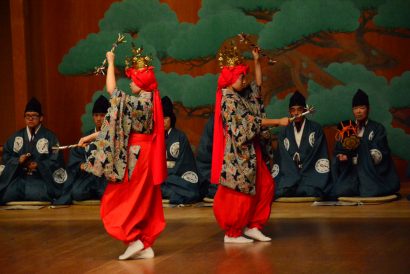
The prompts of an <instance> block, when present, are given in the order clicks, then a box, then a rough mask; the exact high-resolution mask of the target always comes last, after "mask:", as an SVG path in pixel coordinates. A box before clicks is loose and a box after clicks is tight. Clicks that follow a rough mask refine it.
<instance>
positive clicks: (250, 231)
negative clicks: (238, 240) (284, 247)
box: [244, 227, 272, 242]
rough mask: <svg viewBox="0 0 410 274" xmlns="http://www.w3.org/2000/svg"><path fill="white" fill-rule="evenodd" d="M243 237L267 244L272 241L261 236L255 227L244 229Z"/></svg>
mask: <svg viewBox="0 0 410 274" xmlns="http://www.w3.org/2000/svg"><path fill="white" fill-rule="evenodd" d="M244 234H245V236H248V237H249V238H252V239H255V240H257V241H260V242H269V241H271V240H272V239H271V238H269V237H267V236H265V235H263V233H262V232H261V231H260V230H259V229H257V228H256V227H254V228H245V232H244Z"/></svg>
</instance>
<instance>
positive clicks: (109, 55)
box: [105, 51, 115, 65]
mask: <svg viewBox="0 0 410 274" xmlns="http://www.w3.org/2000/svg"><path fill="white" fill-rule="evenodd" d="M105 57H107V63H108V64H109V65H114V60H115V54H114V53H113V52H111V51H108V52H107V53H106V54H105Z"/></svg>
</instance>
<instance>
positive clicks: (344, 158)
mask: <svg viewBox="0 0 410 274" xmlns="http://www.w3.org/2000/svg"><path fill="white" fill-rule="evenodd" d="M336 157H337V159H339V161H341V162H345V161H347V155H345V154H337V155H336Z"/></svg>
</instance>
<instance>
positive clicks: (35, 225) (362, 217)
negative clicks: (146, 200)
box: [0, 184, 410, 274]
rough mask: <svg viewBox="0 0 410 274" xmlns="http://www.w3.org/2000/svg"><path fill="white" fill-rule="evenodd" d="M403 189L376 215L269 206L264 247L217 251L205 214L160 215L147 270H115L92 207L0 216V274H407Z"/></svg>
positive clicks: (111, 246)
mask: <svg viewBox="0 0 410 274" xmlns="http://www.w3.org/2000/svg"><path fill="white" fill-rule="evenodd" d="M407 185H408V184H407ZM407 185H406V188H403V189H402V190H401V195H402V197H401V198H400V199H399V200H397V201H394V202H390V203H385V204H379V205H361V206H312V204H311V203H306V204H300V203H298V204H288V203H273V205H272V213H271V218H270V220H269V221H268V223H267V224H266V226H265V227H264V229H263V231H264V232H265V233H266V234H267V235H269V236H271V237H272V241H271V242H268V243H252V244H246V245H234V244H224V243H223V236H224V233H223V231H221V229H220V228H219V227H218V225H217V223H216V222H215V219H214V216H213V211H212V208H209V207H180V208H164V212H165V219H166V222H167V226H166V228H165V230H164V231H163V233H162V234H161V236H160V237H159V238H158V239H157V241H156V242H155V244H154V246H153V249H154V251H155V254H156V256H155V258H154V259H147V260H129V261H118V260H117V257H118V255H120V254H121V253H122V252H123V251H124V249H125V246H124V244H123V243H121V242H119V241H117V240H115V239H112V238H111V237H109V236H108V235H107V234H106V232H105V230H104V228H103V225H102V223H101V220H100V217H99V206H80V205H75V206H70V207H66V208H58V209H50V208H48V207H44V208H42V209H38V210H0V246H1V248H0V273H61V274H62V273H144V274H155V273H161V274H162V273H171V274H172V273H177V274H185V273H195V274H197V273H218V274H225V273H239V274H242V273H246V274H249V273H336V274H339V273H348V274H351V273H353V274H354V273H395V274H401V273H409V269H410V260H409V254H410V233H409V231H410V201H408V200H407V199H406V197H407V195H408V194H409V193H410V187H407Z"/></svg>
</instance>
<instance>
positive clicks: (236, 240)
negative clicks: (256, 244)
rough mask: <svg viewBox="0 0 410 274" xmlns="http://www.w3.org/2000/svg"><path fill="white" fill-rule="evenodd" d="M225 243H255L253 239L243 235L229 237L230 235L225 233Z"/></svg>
mask: <svg viewBox="0 0 410 274" xmlns="http://www.w3.org/2000/svg"><path fill="white" fill-rule="evenodd" d="M224 243H227V244H249V243H253V240H252V239H247V238H245V237H242V236H239V237H229V236H226V235H225V237H224Z"/></svg>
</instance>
